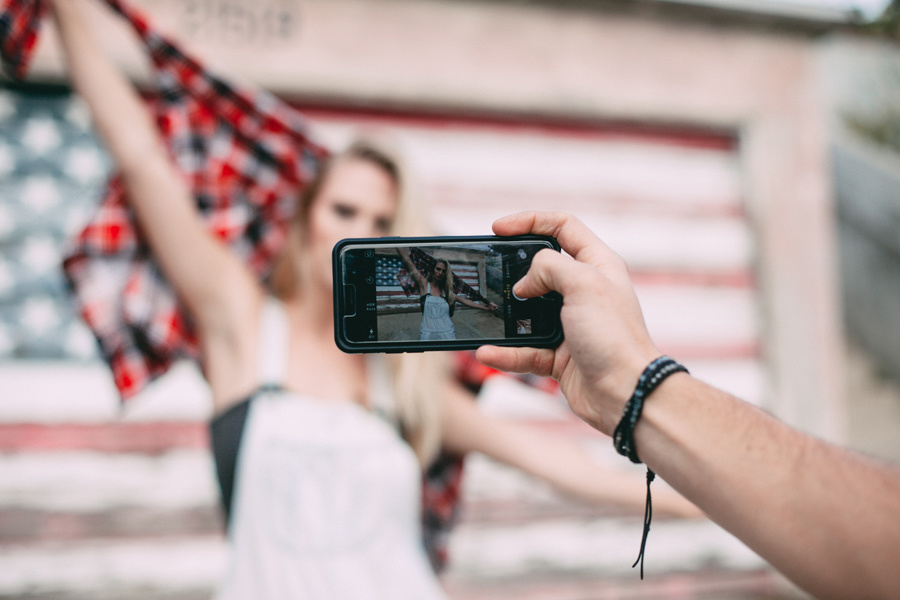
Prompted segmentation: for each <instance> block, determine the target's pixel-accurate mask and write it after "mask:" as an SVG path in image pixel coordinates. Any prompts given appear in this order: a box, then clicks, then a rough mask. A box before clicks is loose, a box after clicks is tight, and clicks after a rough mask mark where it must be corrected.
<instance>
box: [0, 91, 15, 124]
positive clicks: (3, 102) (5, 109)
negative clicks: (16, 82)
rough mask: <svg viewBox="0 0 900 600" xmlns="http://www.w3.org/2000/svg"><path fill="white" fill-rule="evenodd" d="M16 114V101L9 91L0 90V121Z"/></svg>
mask: <svg viewBox="0 0 900 600" xmlns="http://www.w3.org/2000/svg"><path fill="white" fill-rule="evenodd" d="M14 114H16V103H15V100H13V95H12V94H11V93H9V92H0V121H5V120H6V119H8V118H10V117H11V116H13V115H14Z"/></svg>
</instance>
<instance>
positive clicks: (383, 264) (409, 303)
mask: <svg viewBox="0 0 900 600" xmlns="http://www.w3.org/2000/svg"><path fill="white" fill-rule="evenodd" d="M401 270H406V267H404V266H403V261H401V260H400V258H399V257H393V256H377V257H376V258H375V292H376V302H377V303H378V307H379V310H383V311H386V312H405V311H414V310H420V307H419V297H418V296H416V295H415V294H413V295H409V296H408V295H407V294H406V292H405V291H404V289H403V287H401V285H400V280H399V279H397V275H398V273H400V271H401ZM450 270H451V271H452V272H453V275H454V276H456V277H459V278H460V279H462V280H463V281H465V282H466V283H468V284H469V286H471V287H472V289H473V290H475V291H476V292H479V293H480V292H481V288H480V287H479V282H478V267H477V266H476V265H474V264H471V263H453V262H451V263H450ZM456 308H457V309H462V308H465V307H464V306H462V305H461V304H457V306H456Z"/></svg>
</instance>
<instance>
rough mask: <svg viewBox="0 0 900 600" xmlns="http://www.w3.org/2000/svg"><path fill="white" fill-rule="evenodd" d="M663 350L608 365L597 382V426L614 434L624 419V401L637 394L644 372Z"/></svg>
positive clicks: (605, 431)
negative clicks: (639, 381)
mask: <svg viewBox="0 0 900 600" xmlns="http://www.w3.org/2000/svg"><path fill="white" fill-rule="evenodd" d="M660 355H661V353H660V352H659V351H657V350H656V349H655V348H654V349H652V350H650V351H648V352H646V353H643V354H641V355H635V356H633V357H632V358H630V359H627V360H623V361H620V363H619V364H618V365H617V366H615V367H612V368H610V369H608V370H607V371H606V372H605V373H604V374H603V375H602V376H601V377H600V378H599V379H598V380H597V381H596V383H595V389H596V394H597V398H596V399H597V402H596V403H595V410H596V419H597V420H596V422H594V421H592V422H591V425H593V426H594V427H595V428H596V429H599V430H600V431H602V432H603V433H605V434H607V435H609V436H612V435H613V430H614V429H615V427H616V425H617V424H618V423H619V421H620V420H621V419H622V413H623V412H624V410H625V405H626V404H627V403H628V400H629V399H630V398H631V396H632V395H633V394H634V391H635V388H636V387H637V384H638V380H639V379H640V377H641V373H643V372H644V369H646V368H647V365H649V364H650V363H651V362H652V361H653V360H655V359H656V358H657V357H659V356H660Z"/></svg>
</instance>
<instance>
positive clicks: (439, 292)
mask: <svg viewBox="0 0 900 600" xmlns="http://www.w3.org/2000/svg"><path fill="white" fill-rule="evenodd" d="M397 253H398V254H399V255H400V258H401V259H402V260H403V264H404V265H405V266H406V270H407V273H409V275H410V277H412V279H413V281H415V283H416V289H417V290H418V292H419V303H420V305H421V307H422V324H421V325H420V326H419V339H420V340H455V339H456V329H455V328H454V327H453V321H452V320H451V319H450V318H451V317H452V316H453V308H454V306H453V305H454V304H455V303H456V302H460V303H461V304H465V305H466V306H469V307H471V308H477V309H480V310H490V311H493V310H496V309H497V305H496V304H494V303H493V302H489V303H487V304H479V303H477V302H475V301H473V300H470V299H469V298H466V297H465V296H459V295H457V294H456V292H454V291H453V271H451V270H450V263H449V262H448V261H447V260H445V259H443V258H437V259H436V260H435V262H434V264H433V265H432V266H431V268H430V269H429V270H428V271H427V272H426V273H424V274H423V273H422V272H421V271H420V270H419V269H417V268H416V265H415V264H414V263H413V261H412V259H410V257H409V249H407V248H397Z"/></svg>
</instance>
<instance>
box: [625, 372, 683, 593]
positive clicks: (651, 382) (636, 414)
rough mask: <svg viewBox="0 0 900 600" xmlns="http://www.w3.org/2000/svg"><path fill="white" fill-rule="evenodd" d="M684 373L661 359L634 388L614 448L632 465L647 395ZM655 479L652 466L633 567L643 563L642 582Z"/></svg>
mask: <svg viewBox="0 0 900 600" xmlns="http://www.w3.org/2000/svg"><path fill="white" fill-rule="evenodd" d="M680 371H683V372H685V373H687V372H688V370H687V369H686V368H685V367H684V366H683V365H681V364H679V363H677V362H675V361H674V360H673V359H671V358H669V357H668V356H660V357H659V358H657V359H656V360H654V361H653V362H651V363H650V364H649V365H648V366H647V368H646V369H644V372H643V373H641V376H640V378H639V379H638V382H637V386H636V387H635V389H634V394H632V396H631V398H629V399H628V402H626V403H625V410H624V411H623V413H622V419H621V420H620V421H619V424H618V425H617V426H616V430H615V431H614V432H613V445H614V446H615V448H616V452H618V453H619V454H621V455H623V456H627V457H628V458H629V459H630V460H631V462H633V463H640V462H641V459H640V458H638V455H637V449H636V448H635V444H634V428H635V427H636V426H637V423H638V421H639V420H640V418H641V412H642V411H643V410H644V400H646V399H647V396H649V395H650V394H651V393H652V392H653V390H655V389H656V388H657V386H658V385H659V384H660V383H662V382H663V380H664V379H665V378H666V377H668V376H669V375H672V374H673V373H678V372H680ZM655 478H656V473H654V472H653V471H652V470H651V469H650V468H649V467H648V468H647V501H646V503H645V505H644V533H643V535H642V537H641V551H640V553H639V554H638V557H637V560H635V561H634V564H633V565H631V567H632V568H634V567H636V566H637V564H638V563H641V579H643V578H644V549H645V548H646V546H647V535H648V534H649V533H650V520H651V519H652V518H653V504H652V499H651V497H650V484H651V483H653V480H654V479H655Z"/></svg>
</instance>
